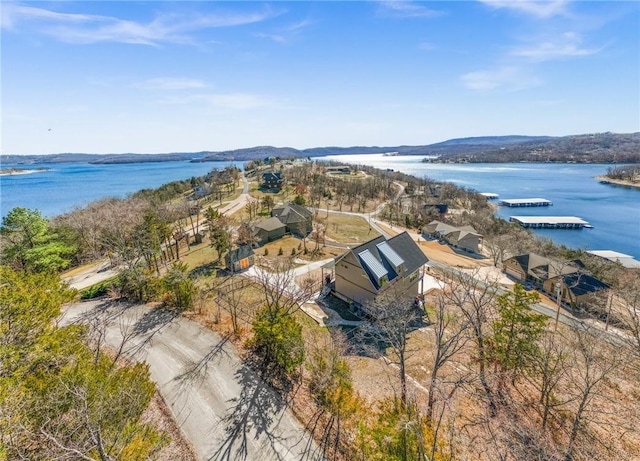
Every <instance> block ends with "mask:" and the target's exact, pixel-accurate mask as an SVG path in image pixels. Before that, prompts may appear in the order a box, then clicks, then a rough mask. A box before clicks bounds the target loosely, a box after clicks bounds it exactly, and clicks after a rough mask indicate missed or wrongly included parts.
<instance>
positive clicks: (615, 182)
mask: <svg viewBox="0 0 640 461" xmlns="http://www.w3.org/2000/svg"><path fill="white" fill-rule="evenodd" d="M596 179H597V180H598V181H600V182H601V183H603V184H613V185H614V186H626V187H633V188H634V189H640V183H638V182H631V181H625V180H624V179H611V178H610V177H608V176H604V175H603V176H596Z"/></svg>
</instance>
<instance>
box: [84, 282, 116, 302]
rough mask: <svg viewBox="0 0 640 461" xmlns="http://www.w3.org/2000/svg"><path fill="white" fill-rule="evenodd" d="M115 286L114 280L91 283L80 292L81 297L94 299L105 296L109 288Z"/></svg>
mask: <svg viewBox="0 0 640 461" xmlns="http://www.w3.org/2000/svg"><path fill="white" fill-rule="evenodd" d="M112 286H113V281H111V280H109V281H105V282H102V283H98V284H96V285H91V286H90V287H88V288H85V289H84V290H82V291H81V292H80V299H93V298H97V297H99V296H104V295H106V294H107V293H109V289H110V288H111V287H112Z"/></svg>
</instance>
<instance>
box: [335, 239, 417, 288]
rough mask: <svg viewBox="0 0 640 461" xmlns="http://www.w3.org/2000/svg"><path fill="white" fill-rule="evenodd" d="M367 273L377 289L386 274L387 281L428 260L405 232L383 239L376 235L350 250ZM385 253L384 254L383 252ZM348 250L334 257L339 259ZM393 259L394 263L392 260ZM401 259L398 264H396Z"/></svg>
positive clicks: (413, 269) (412, 269)
mask: <svg viewBox="0 0 640 461" xmlns="http://www.w3.org/2000/svg"><path fill="white" fill-rule="evenodd" d="M350 253H352V254H353V255H354V256H355V257H356V259H358V261H359V262H360V265H361V266H362V268H363V269H364V271H365V272H366V273H367V276H368V277H369V279H370V280H371V283H373V285H374V286H375V287H376V288H377V289H379V288H380V278H382V276H384V275H386V276H387V277H388V280H389V281H392V280H394V279H395V278H396V277H399V276H407V275H409V274H412V273H413V272H415V271H416V270H417V269H418V268H420V267H422V266H423V265H425V264H426V263H427V262H428V259H427V257H426V256H425V254H424V253H423V252H422V250H421V249H420V247H419V246H418V245H417V244H416V242H414V241H413V239H412V238H411V236H410V235H409V234H408V233H407V232H403V233H402V234H399V235H396V236H395V237H392V238H390V239H389V240H385V238H384V237H383V236H378V237H376V238H374V239H371V240H369V241H368V242H365V243H363V244H361V245H358V246H357V247H354V248H352V249H351V250H350ZM385 253H386V254H385ZM347 254H349V252H347V253H344V254H343V255H341V256H339V257H337V258H336V262H337V261H340V259H342V258H343V257H344V256H345V255H347ZM393 261H395V263H394V262H393ZM400 261H402V263H400V264H396V263H398V262H400ZM401 264H404V270H403V271H402V273H400V274H398V273H397V272H396V270H398V269H399V266H400V265H401Z"/></svg>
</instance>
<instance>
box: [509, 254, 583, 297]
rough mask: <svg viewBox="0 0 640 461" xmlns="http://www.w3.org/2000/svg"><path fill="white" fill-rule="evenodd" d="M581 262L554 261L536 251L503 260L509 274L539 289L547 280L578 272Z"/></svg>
mask: <svg viewBox="0 0 640 461" xmlns="http://www.w3.org/2000/svg"><path fill="white" fill-rule="evenodd" d="M581 264H582V263H580V262H576V261H569V262H559V261H553V260H551V259H549V258H545V257H544V256H540V255H537V254H535V253H528V254H523V255H518V256H512V257H511V258H508V259H505V260H504V261H503V262H502V266H503V270H504V272H505V273H506V274H507V275H509V276H511V277H513V278H514V279H516V280H517V281H519V282H522V283H527V282H530V283H532V284H534V285H535V286H536V287H537V288H539V289H543V284H544V282H545V280H548V279H553V278H556V277H558V276H561V275H567V274H572V273H574V272H578V271H579V270H580V269H581V267H580V266H581Z"/></svg>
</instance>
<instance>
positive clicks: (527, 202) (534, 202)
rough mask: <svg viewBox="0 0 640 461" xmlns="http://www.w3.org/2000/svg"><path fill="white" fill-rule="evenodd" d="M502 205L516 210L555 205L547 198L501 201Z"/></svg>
mask: <svg viewBox="0 0 640 461" xmlns="http://www.w3.org/2000/svg"><path fill="white" fill-rule="evenodd" d="M500 205H504V206H508V207H514V208H515V207H523V206H550V205H553V202H551V200H547V199H545V198H509V199H504V200H500Z"/></svg>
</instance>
